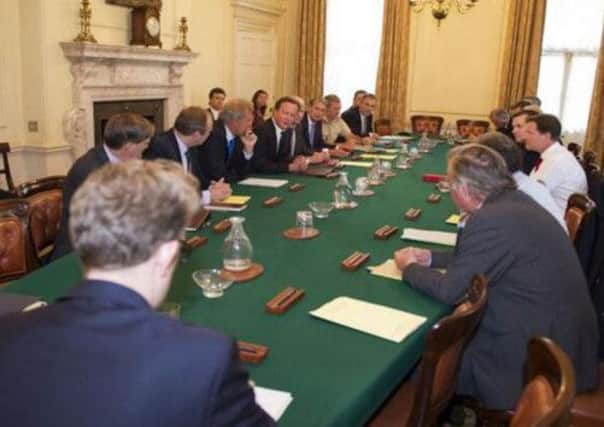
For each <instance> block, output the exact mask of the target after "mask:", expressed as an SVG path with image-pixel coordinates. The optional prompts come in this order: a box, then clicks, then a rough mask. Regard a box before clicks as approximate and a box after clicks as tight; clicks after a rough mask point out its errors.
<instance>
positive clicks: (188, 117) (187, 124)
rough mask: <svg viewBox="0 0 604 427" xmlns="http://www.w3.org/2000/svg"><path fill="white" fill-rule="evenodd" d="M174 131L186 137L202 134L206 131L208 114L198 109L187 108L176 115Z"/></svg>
mask: <svg viewBox="0 0 604 427" xmlns="http://www.w3.org/2000/svg"><path fill="white" fill-rule="evenodd" d="M174 129H176V130H177V131H178V132H180V133H182V134H183V135H186V136H190V135H193V134H194V133H195V132H199V133H202V134H203V133H205V131H206V130H207V129H208V113H207V112H206V110H204V109H203V108H200V107H187V108H185V109H184V110H182V111H181V112H180V113H178V116H177V117H176V121H175V122H174Z"/></svg>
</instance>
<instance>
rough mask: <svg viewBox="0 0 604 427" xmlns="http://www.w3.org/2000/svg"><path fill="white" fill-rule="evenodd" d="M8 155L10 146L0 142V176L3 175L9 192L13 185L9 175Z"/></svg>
mask: <svg viewBox="0 0 604 427" xmlns="http://www.w3.org/2000/svg"><path fill="white" fill-rule="evenodd" d="M8 153H10V144H9V143H8V142H0V154H2V162H3V163H4V164H3V165H2V169H0V174H4V177H5V179H6V185H7V187H8V189H9V191H10V190H12V189H13V188H15V184H14V183H13V176H12V174H11V173H10V163H8Z"/></svg>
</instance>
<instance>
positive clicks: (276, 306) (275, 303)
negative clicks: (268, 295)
mask: <svg viewBox="0 0 604 427" xmlns="http://www.w3.org/2000/svg"><path fill="white" fill-rule="evenodd" d="M305 293H306V291H305V290H304V289H296V288H294V287H293V286H288V287H287V288H285V289H283V290H282V291H281V292H279V293H278V294H277V295H276V296H275V297H274V298H272V299H271V300H270V301H269V302H267V303H266V305H265V307H266V311H268V312H269V313H273V314H283V313H284V312H286V311H287V310H288V309H289V308H290V307H291V306H292V305H294V304H295V303H296V302H297V301H298V300H300V299H302V298H303V297H304V294H305Z"/></svg>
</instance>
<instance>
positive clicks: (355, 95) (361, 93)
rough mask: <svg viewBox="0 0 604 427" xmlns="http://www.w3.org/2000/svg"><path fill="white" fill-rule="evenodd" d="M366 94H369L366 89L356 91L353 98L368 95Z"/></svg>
mask: <svg viewBox="0 0 604 427" xmlns="http://www.w3.org/2000/svg"><path fill="white" fill-rule="evenodd" d="M366 94H367V91H366V90H365V89H359V90H355V91H354V96H353V98H356V97H357V96H359V95H366Z"/></svg>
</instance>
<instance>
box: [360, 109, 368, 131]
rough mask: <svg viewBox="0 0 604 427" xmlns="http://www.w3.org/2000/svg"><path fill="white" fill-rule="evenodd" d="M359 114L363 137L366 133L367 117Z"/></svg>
mask: <svg viewBox="0 0 604 427" xmlns="http://www.w3.org/2000/svg"><path fill="white" fill-rule="evenodd" d="M359 114H360V115H361V135H365V134H366V133H367V117H365V115H364V114H362V113H359Z"/></svg>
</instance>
